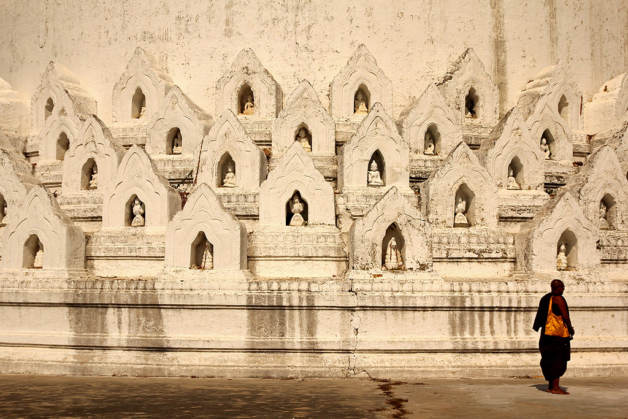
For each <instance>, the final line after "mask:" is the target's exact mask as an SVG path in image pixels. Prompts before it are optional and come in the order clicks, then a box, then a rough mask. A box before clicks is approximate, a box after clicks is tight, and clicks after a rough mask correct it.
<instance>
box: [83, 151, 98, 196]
mask: <svg viewBox="0 0 628 419" xmlns="http://www.w3.org/2000/svg"><path fill="white" fill-rule="evenodd" d="M93 189H98V164H97V163H96V160H95V159H94V158H89V159H87V161H86V162H85V164H84V165H83V167H82V168H81V190H84V191H88V190H93Z"/></svg>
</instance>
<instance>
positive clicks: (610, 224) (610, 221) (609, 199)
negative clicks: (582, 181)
mask: <svg viewBox="0 0 628 419" xmlns="http://www.w3.org/2000/svg"><path fill="white" fill-rule="evenodd" d="M600 204H604V207H605V208H606V214H605V215H604V219H605V220H606V225H605V226H602V225H600V226H599V228H600V229H601V230H617V228H618V226H619V219H620V217H619V213H618V210H619V205H617V202H616V201H615V198H614V197H613V196H612V195H611V194H609V193H607V194H604V196H603V197H602V199H601V200H600ZM601 218H602V214H600V224H602V220H601Z"/></svg>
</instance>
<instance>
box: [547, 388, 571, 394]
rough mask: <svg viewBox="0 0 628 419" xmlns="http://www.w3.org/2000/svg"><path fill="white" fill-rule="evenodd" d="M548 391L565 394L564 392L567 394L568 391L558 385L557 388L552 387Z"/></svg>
mask: <svg viewBox="0 0 628 419" xmlns="http://www.w3.org/2000/svg"><path fill="white" fill-rule="evenodd" d="M550 393H552V394H565V395H566V394H569V393H567V392H566V391H565V390H563V389H562V388H560V387H559V388H558V389H556V390H554V389H552V390H551V391H550Z"/></svg>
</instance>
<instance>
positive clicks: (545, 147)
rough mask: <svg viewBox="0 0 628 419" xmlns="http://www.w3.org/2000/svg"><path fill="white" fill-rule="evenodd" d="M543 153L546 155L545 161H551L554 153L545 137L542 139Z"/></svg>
mask: <svg viewBox="0 0 628 419" xmlns="http://www.w3.org/2000/svg"><path fill="white" fill-rule="evenodd" d="M541 151H542V152H543V154H545V160H549V159H550V158H551V157H552V151H551V150H550V148H549V145H548V144H547V139H545V137H543V138H541Z"/></svg>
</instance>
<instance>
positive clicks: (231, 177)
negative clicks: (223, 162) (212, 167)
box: [222, 164, 237, 188]
mask: <svg viewBox="0 0 628 419" xmlns="http://www.w3.org/2000/svg"><path fill="white" fill-rule="evenodd" d="M222 186H224V187H225V188H235V187H236V186H237V185H236V177H235V168H234V167H233V164H229V166H227V173H225V178H224V179H223V180H222Z"/></svg>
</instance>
